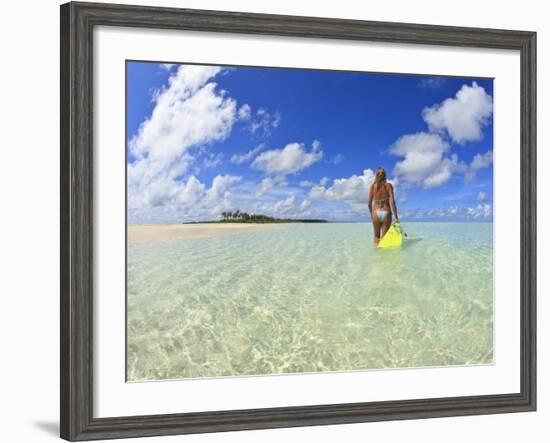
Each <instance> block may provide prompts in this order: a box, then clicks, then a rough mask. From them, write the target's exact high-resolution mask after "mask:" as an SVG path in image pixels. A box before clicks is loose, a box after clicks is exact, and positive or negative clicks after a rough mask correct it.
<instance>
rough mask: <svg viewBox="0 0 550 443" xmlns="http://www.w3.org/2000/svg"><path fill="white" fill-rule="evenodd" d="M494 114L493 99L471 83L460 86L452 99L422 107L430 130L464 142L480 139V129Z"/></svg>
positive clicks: (458, 141) (481, 133) (455, 140)
mask: <svg viewBox="0 0 550 443" xmlns="http://www.w3.org/2000/svg"><path fill="white" fill-rule="evenodd" d="M492 113H493V100H492V98H491V96H490V95H489V94H487V92H485V89H483V87H481V86H479V85H478V84H477V83H476V82H473V83H472V85H471V86H469V85H463V86H462V88H461V89H460V90H459V91H458V92H457V93H456V96H455V97H454V98H448V99H446V100H445V101H443V102H442V103H441V104H439V105H434V106H432V107H427V108H424V110H423V111H422V117H423V118H424V121H425V122H426V123H427V124H428V126H429V128H430V131H432V132H437V133H448V134H449V137H450V138H451V140H452V141H454V142H455V143H459V144H464V143H465V142H468V141H476V140H481V139H482V138H483V132H482V128H483V126H486V125H487V124H488V122H489V117H491V115H492Z"/></svg>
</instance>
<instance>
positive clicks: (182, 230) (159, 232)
mask: <svg viewBox="0 0 550 443" xmlns="http://www.w3.org/2000/svg"><path fill="white" fill-rule="evenodd" d="M286 224H290V223H286ZM293 224H295V223H293ZM283 225H285V223H254V224H252V223H236V222H231V223H220V222H207V223H199V222H195V223H180V224H166V225H161V224H158V225H154V224H148V225H146V224H144V225H128V244H129V245H133V244H138V243H147V242H153V241H162V240H176V239H193V238H209V237H220V236H224V235H234V234H242V233H247V232H265V231H271V230H273V229H278V228H280V227H283Z"/></svg>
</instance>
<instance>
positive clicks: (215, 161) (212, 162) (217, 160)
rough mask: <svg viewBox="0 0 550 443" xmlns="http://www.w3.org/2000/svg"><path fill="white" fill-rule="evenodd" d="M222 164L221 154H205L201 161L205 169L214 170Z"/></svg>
mask: <svg viewBox="0 0 550 443" xmlns="http://www.w3.org/2000/svg"><path fill="white" fill-rule="evenodd" d="M222 162H223V153H222V152H218V153H213V152H210V153H207V154H206V157H205V158H204V160H203V164H204V166H205V167H206V168H215V167H216V166H220V165H221V164H222Z"/></svg>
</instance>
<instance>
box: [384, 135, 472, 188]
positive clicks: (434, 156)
mask: <svg viewBox="0 0 550 443" xmlns="http://www.w3.org/2000/svg"><path fill="white" fill-rule="evenodd" d="M449 149H450V146H449V143H447V142H446V141H445V140H444V139H443V138H442V137H441V136H440V135H439V134H430V133H426V132H419V133H416V134H407V135H404V136H402V137H400V138H399V139H398V140H397V141H396V142H395V143H394V144H393V145H391V146H390V148H389V153H390V154H392V155H396V156H400V157H404V159H403V160H400V161H398V162H397V163H396V164H395V167H394V169H393V174H394V175H395V176H396V177H398V178H399V179H400V180H402V181H403V183H404V184H405V185H417V186H422V187H423V188H425V189H428V188H433V187H437V186H441V185H443V184H445V183H447V182H448V181H449V180H450V179H451V177H452V176H453V173H455V172H458V171H464V169H465V165H464V163H463V162H459V160H458V157H457V156H456V155H451V156H447V155H446V154H447V153H448V151H449Z"/></svg>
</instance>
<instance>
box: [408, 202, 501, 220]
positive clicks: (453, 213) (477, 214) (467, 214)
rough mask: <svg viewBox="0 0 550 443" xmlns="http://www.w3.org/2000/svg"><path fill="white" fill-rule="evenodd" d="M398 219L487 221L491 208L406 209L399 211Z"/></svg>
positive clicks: (488, 205)
mask: <svg viewBox="0 0 550 443" xmlns="http://www.w3.org/2000/svg"><path fill="white" fill-rule="evenodd" d="M399 215H400V218H402V219H403V220H406V219H451V220H472V219H475V220H489V219H490V218H491V215H492V207H491V205H490V204H488V203H484V204H479V205H478V206H476V207H458V206H451V207H448V208H435V209H408V210H405V211H400V213H399Z"/></svg>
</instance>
